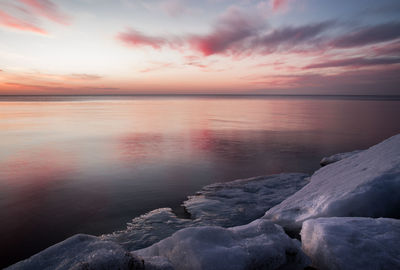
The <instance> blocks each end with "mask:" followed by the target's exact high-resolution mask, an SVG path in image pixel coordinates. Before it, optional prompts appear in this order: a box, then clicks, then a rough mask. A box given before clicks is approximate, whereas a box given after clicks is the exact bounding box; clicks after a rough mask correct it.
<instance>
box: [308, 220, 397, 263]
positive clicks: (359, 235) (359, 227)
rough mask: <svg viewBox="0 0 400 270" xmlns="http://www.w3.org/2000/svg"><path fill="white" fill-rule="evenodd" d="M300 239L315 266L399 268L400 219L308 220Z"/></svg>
mask: <svg viewBox="0 0 400 270" xmlns="http://www.w3.org/2000/svg"><path fill="white" fill-rule="evenodd" d="M301 240H302V246H303V250H304V252H305V253H306V254H307V255H308V256H310V258H311V259H312V263H313V266H315V267H316V268H317V269H341V270H346V269H349V270H352V269H400V244H399V243H400V220H396V219H389V218H378V219H373V218H349V217H346V218H318V219H311V220H307V221H305V222H304V223H303V228H302V229H301Z"/></svg>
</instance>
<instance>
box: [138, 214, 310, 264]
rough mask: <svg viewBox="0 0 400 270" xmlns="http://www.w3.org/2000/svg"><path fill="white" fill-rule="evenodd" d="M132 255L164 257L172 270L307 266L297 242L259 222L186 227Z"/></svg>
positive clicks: (275, 226) (275, 228) (147, 258)
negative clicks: (239, 224)
mask: <svg viewBox="0 0 400 270" xmlns="http://www.w3.org/2000/svg"><path fill="white" fill-rule="evenodd" d="M134 253H135V254H137V255H139V256H141V257H143V258H144V259H145V260H146V261H150V262H151V261H152V259H153V257H155V258H159V257H165V258H166V259H167V260H168V261H169V262H170V263H171V264H172V266H173V267H174V269H176V270H180V269H193V270H196V269H231V270H235V269H278V268H279V269H283V268H284V267H288V269H303V268H304V267H305V266H307V265H308V264H309V260H308V258H307V257H306V256H304V254H303V253H302V251H301V249H300V243H299V242H298V241H297V240H294V239H291V238H289V237H288V236H287V235H286V234H285V233H284V231H283V230H282V228H281V227H280V226H278V225H275V224H273V223H272V222H270V221H268V220H262V219H259V220H255V221H253V222H252V223H250V224H248V225H243V226H238V227H233V228H229V229H226V228H222V227H217V226H203V227H192V228H186V229H183V230H180V231H178V232H176V233H175V234H173V235H172V236H171V237H168V238H166V239H164V240H162V241H160V242H158V243H156V244H154V245H152V246H150V247H148V248H145V249H142V250H139V251H136V252H134Z"/></svg>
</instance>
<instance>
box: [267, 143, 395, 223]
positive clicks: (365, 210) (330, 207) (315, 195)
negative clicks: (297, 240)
mask: <svg viewBox="0 0 400 270" xmlns="http://www.w3.org/2000/svg"><path fill="white" fill-rule="evenodd" d="M399 190H400V135H396V136H393V137H391V138H389V139H387V140H385V141H383V142H381V143H379V144H377V145H375V146H373V147H371V148H369V149H367V150H364V151H362V152H360V153H358V154H355V155H352V156H350V157H348V158H345V159H342V160H340V161H338V162H335V163H333V164H330V165H329V166H325V167H323V168H321V169H319V170H318V171H316V172H315V173H314V174H313V175H312V177H311V180H310V183H309V184H308V185H306V186H305V187H304V188H303V189H301V190H300V191H298V192H296V193H295V194H294V195H292V196H290V197H289V198H287V199H286V200H284V201H283V202H282V203H280V204H279V205H277V206H275V207H273V208H271V209H270V210H268V211H267V213H266V214H265V216H264V218H267V219H271V220H273V221H274V222H276V223H278V224H280V225H282V226H283V227H285V228H286V229H288V230H295V231H296V230H300V228H301V225H302V223H303V221H305V220H307V219H311V218H317V217H334V216H360V217H394V218H398V217H400V196H399V192H398V191H399Z"/></svg>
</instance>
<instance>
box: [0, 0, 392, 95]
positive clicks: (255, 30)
mask: <svg viewBox="0 0 400 270" xmlns="http://www.w3.org/2000/svg"><path fill="white" fill-rule="evenodd" d="M399 15H400V1H398V0H392V1H390V0H381V1H376V0H351V1H345V0H340V1H328V0H267V1H255V0H241V1H240V0H238V1H228V0H204V1H195V0H187V1H183V0H114V1H111V0H0V41H1V42H0V94H7V95H10V94H11V95H12V94H15V95H18V94H67V95H72V94H83V95H86V94H170V93H173V94H180V93H183V94H198V93H204V94H214V93H216V94H223V93H227V94H400V16H399Z"/></svg>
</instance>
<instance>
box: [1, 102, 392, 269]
mask: <svg viewBox="0 0 400 270" xmlns="http://www.w3.org/2000/svg"><path fill="white" fill-rule="evenodd" d="M399 117H400V99H399V98H393V97H342V96H338V97H332V96H330V97H313V96H289V97H284V96H269V97H268V96H264V97H254V96H253V97H251V96H249V97H238V96H236V97H235V96H232V97H229V96H215V97H211V96H199V97H189V96H186V97H185V96H172V97H166V96H165V97H145V96H129V97H107V96H103V97H0V136H1V137H0V138H1V140H0V221H1V222H0V250H2V251H1V252H2V255H1V262H0V268H1V267H4V266H6V265H9V264H11V263H13V262H16V261H18V260H21V259H24V258H27V257H29V256H31V255H32V254H34V253H36V252H38V251H40V250H42V249H44V248H46V247H48V246H50V245H52V244H54V243H56V242H59V241H61V240H63V239H65V238H66V237H69V236H71V235H73V234H76V233H89V234H94V235H98V234H102V233H109V232H112V231H115V230H119V229H123V228H125V227H126V222H129V221H130V220H131V219H132V218H133V217H135V216H138V215H141V214H144V213H146V212H147V211H150V210H153V209H156V208H160V207H171V208H173V209H175V210H176V211H177V212H179V211H180V210H181V209H180V204H181V202H182V201H184V200H185V199H186V196H188V195H191V194H193V193H195V192H196V191H197V190H199V189H200V188H201V187H202V186H204V185H206V184H210V183H214V182H221V181H230V180H234V179H238V178H246V177H252V176H256V175H267V174H274V173H281V172H306V173H312V172H313V171H314V170H316V169H318V168H319V161H320V159H321V158H322V157H323V156H326V155H331V154H334V153H338V152H345V151H351V150H355V149H364V148H367V147H369V146H371V145H373V144H375V143H378V142H380V141H381V140H383V139H386V138H387V137H390V136H392V135H394V134H397V133H400V121H399Z"/></svg>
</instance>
